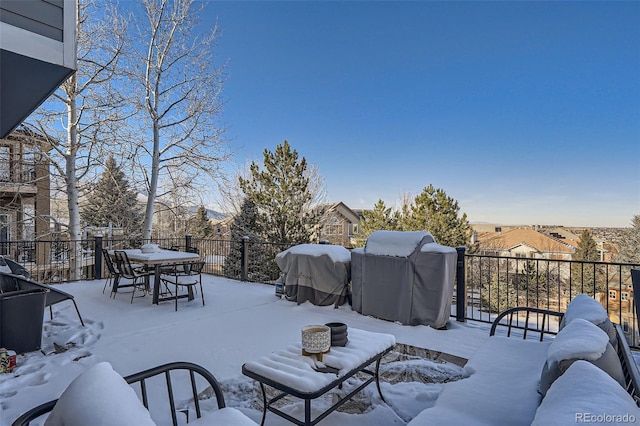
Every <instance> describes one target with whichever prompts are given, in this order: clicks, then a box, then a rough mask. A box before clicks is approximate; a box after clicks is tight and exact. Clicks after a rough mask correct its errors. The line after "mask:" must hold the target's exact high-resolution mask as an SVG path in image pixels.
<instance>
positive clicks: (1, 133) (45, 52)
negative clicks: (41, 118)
mask: <svg viewBox="0 0 640 426" xmlns="http://www.w3.org/2000/svg"><path fill="white" fill-rule="evenodd" d="M76 15H77V7H76V0H30V1H8V0H3V1H1V2H0V67H1V68H0V138H5V137H7V136H8V135H9V133H11V131H12V130H14V129H15V128H16V127H17V126H18V125H19V124H20V123H21V122H22V121H23V120H24V119H25V118H26V117H27V116H28V115H29V114H31V112H33V111H34V110H35V109H36V108H37V107H38V106H39V105H40V104H41V103H42V102H44V100H45V99H47V98H48V97H49V95H51V94H52V93H53V92H54V91H55V90H56V89H57V88H58V86H60V84H61V83H62V82H63V81H65V80H66V79H67V78H68V77H69V76H70V75H72V74H73V73H74V72H75V70H76V69H77V59H76V58H77V55H76Z"/></svg>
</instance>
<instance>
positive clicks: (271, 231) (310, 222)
mask: <svg viewBox="0 0 640 426" xmlns="http://www.w3.org/2000/svg"><path fill="white" fill-rule="evenodd" d="M249 170H250V173H251V177H250V178H249V179H244V178H242V177H240V178H239V181H240V188H241V189H242V191H243V192H244V194H245V196H246V197H247V198H248V199H249V200H251V201H253V202H254V203H255V206H256V207H257V209H258V223H259V225H260V229H261V237H262V238H263V239H264V240H265V241H268V242H270V243H276V244H282V245H284V246H292V245H295V244H302V243H309V242H310V241H311V237H312V235H313V232H314V230H315V229H317V226H318V223H319V221H320V217H321V216H322V213H323V212H322V211H320V210H319V209H317V208H316V209H313V208H312V206H311V203H312V201H313V199H312V198H313V197H312V195H311V193H310V191H309V178H307V177H305V171H306V170H307V160H306V159H305V158H304V157H303V158H302V159H301V160H298V152H297V151H296V150H292V149H291V146H290V145H289V142H287V141H284V143H283V144H282V145H278V146H277V147H276V150H275V152H271V151H269V150H267V149H265V150H264V168H263V169H262V170H260V167H259V166H258V165H257V164H256V163H255V162H252V163H251V166H250V168H249Z"/></svg>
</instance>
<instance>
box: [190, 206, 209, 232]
mask: <svg viewBox="0 0 640 426" xmlns="http://www.w3.org/2000/svg"><path fill="white" fill-rule="evenodd" d="M188 231H189V233H190V234H191V235H192V236H193V237H195V238H206V237H210V236H211V235H213V226H212V225H211V222H210V221H209V216H208V215H207V209H205V208H204V206H200V207H198V210H197V211H196V214H195V215H194V216H193V217H192V218H191V219H190V220H189V227H188Z"/></svg>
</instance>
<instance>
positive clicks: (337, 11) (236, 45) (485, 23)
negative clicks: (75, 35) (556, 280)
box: [202, 1, 640, 226]
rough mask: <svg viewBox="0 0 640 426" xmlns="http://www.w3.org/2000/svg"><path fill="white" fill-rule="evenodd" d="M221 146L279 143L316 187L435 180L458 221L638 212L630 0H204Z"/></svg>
mask: <svg viewBox="0 0 640 426" xmlns="http://www.w3.org/2000/svg"><path fill="white" fill-rule="evenodd" d="M202 17H203V21H204V22H203V24H204V25H205V26H207V25H211V23H212V22H214V21H215V19H216V18H217V19H218V22H219V25H220V26H221V27H222V29H223V36H222V39H221V40H220V44H219V46H218V49H217V51H216V52H217V55H219V59H220V60H225V59H226V60H228V68H227V72H228V81H227V82H226V83H225V97H226V99H227V104H226V106H225V110H224V115H223V120H224V121H225V122H226V123H227V124H228V125H229V126H230V129H229V131H228V133H227V136H228V137H229V138H230V140H231V147H232V149H233V150H234V151H235V152H236V157H235V161H236V162H237V163H240V164H241V163H243V162H244V161H245V160H246V159H248V160H256V161H259V162H261V160H262V151H263V150H264V149H265V148H268V149H270V150H273V149H275V147H276V145H278V144H280V143H282V142H283V141H284V140H285V139H286V140H288V141H289V142H290V143H291V145H292V146H293V148H295V149H296V150H297V151H298V152H299V154H300V155H301V156H304V157H306V159H307V160H308V161H309V162H311V163H314V164H315V165H317V167H318V168H319V171H320V173H321V174H322V175H323V176H324V179H325V182H326V187H327V193H328V201H343V202H344V203H345V204H347V205H348V206H349V207H351V208H354V209H356V208H372V207H373V205H374V203H375V202H376V201H377V200H378V199H379V198H381V199H383V200H384V201H385V203H386V204H387V205H388V206H395V205H396V203H397V202H398V200H399V199H400V196H401V194H403V193H407V192H409V193H412V194H414V195H415V194H418V193H419V192H421V191H422V189H423V188H424V187H426V186H427V185H429V184H433V185H434V186H436V187H439V188H442V189H444V190H445V191H446V192H447V194H448V195H449V196H451V197H453V198H455V199H456V200H458V203H459V206H460V210H461V212H464V213H467V216H468V218H469V220H470V221H471V222H498V223H503V224H559V225H565V226H629V225H630V222H631V218H632V217H633V215H636V214H640V3H639V2H369V1H357V2H356V1H354V2H311V1H298V2H270V1H263V2H231V1H225V2H212V3H211V4H209V6H208V8H207V9H206V12H205V14H204V15H203V16H202Z"/></svg>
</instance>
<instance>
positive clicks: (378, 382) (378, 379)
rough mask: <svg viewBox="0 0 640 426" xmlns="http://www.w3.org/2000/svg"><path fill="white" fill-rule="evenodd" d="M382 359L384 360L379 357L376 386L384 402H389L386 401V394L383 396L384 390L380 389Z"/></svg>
mask: <svg viewBox="0 0 640 426" xmlns="http://www.w3.org/2000/svg"><path fill="white" fill-rule="evenodd" d="M380 361H382V358H378V360H377V361H376V387H377V388H378V393H379V394H380V399H382V402H384V403H385V404H386V403H387V401H385V399H384V396H382V390H381V389H380V374H379V373H380Z"/></svg>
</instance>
